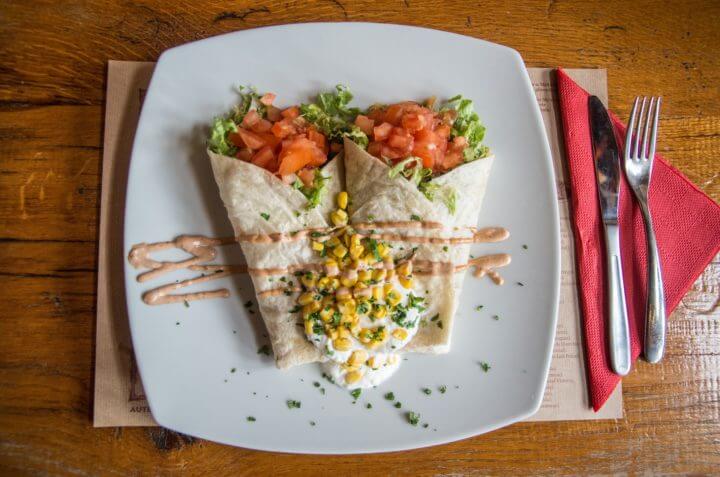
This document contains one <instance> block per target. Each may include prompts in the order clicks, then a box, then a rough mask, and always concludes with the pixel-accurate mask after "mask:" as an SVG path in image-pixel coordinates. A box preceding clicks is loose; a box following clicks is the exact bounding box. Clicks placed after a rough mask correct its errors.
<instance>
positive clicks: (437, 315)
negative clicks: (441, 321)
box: [430, 313, 440, 321]
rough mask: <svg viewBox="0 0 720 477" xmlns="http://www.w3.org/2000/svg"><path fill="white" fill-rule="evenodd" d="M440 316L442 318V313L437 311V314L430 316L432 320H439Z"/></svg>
mask: <svg viewBox="0 0 720 477" xmlns="http://www.w3.org/2000/svg"><path fill="white" fill-rule="evenodd" d="M438 318H440V313H437V314H436V315H434V316H433V317H432V318H430V321H437V320H438Z"/></svg>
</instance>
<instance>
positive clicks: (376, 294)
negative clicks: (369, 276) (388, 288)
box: [372, 287, 385, 301]
mask: <svg viewBox="0 0 720 477" xmlns="http://www.w3.org/2000/svg"><path fill="white" fill-rule="evenodd" d="M372 296H373V298H375V300H377V301H380V300H382V299H383V298H385V290H384V289H383V287H373V289H372Z"/></svg>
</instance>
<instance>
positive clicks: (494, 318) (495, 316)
mask: <svg viewBox="0 0 720 477" xmlns="http://www.w3.org/2000/svg"><path fill="white" fill-rule="evenodd" d="M492 319H493V320H495V321H498V320H499V319H500V316H499V315H493V317H492Z"/></svg>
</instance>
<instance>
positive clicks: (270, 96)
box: [260, 93, 275, 106]
mask: <svg viewBox="0 0 720 477" xmlns="http://www.w3.org/2000/svg"><path fill="white" fill-rule="evenodd" d="M273 101H275V93H265V94H264V95H262V97H261V98H260V102H261V103H262V104H264V105H265V106H270V105H271V104H273Z"/></svg>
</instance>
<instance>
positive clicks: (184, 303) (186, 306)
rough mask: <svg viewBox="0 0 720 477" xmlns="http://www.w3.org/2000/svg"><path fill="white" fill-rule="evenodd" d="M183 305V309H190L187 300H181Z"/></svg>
mask: <svg viewBox="0 0 720 477" xmlns="http://www.w3.org/2000/svg"><path fill="white" fill-rule="evenodd" d="M183 305H185V308H190V303H188V301H187V300H183Z"/></svg>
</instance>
